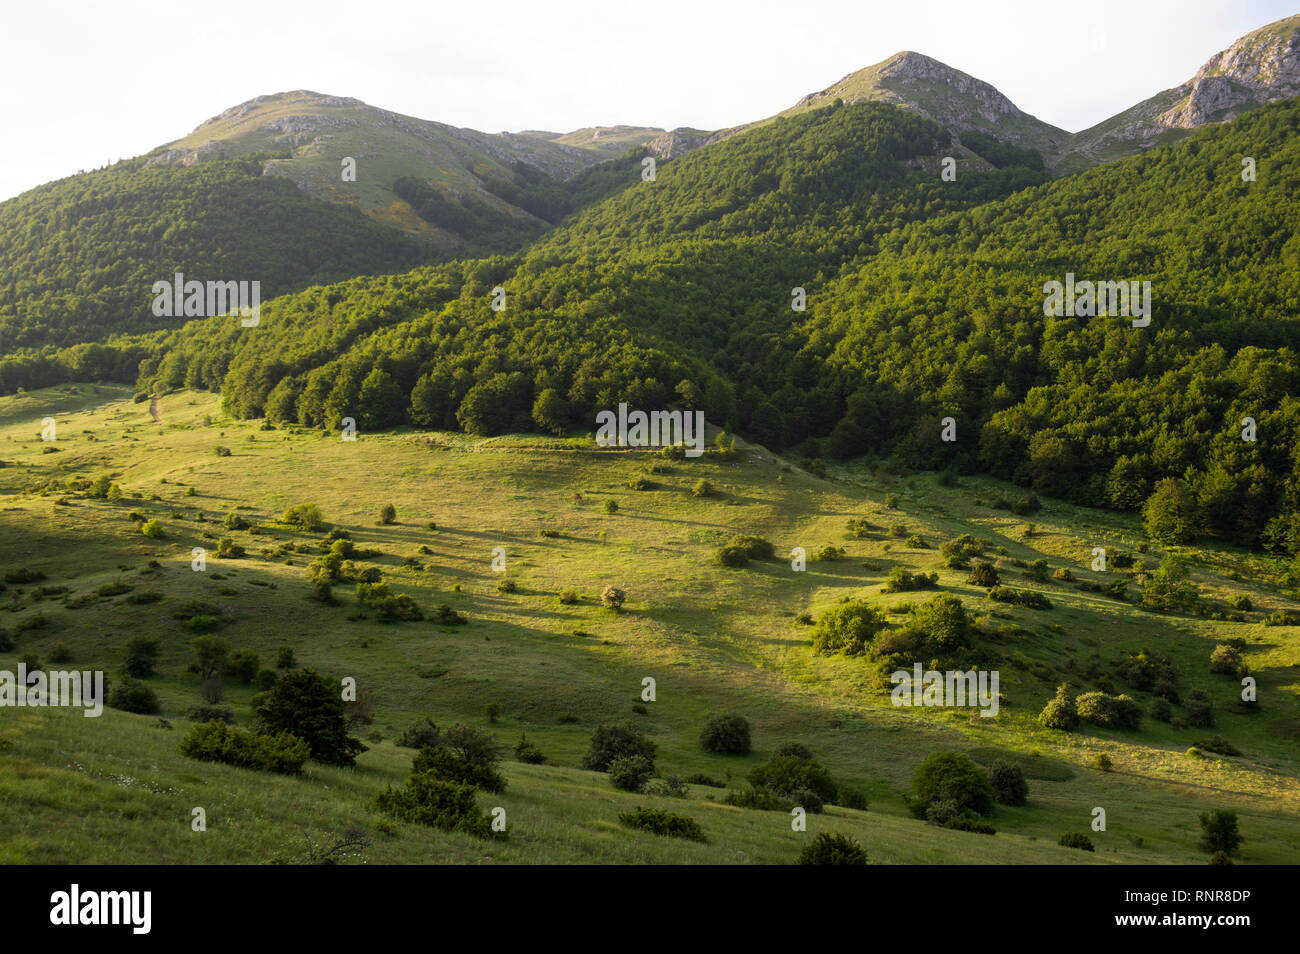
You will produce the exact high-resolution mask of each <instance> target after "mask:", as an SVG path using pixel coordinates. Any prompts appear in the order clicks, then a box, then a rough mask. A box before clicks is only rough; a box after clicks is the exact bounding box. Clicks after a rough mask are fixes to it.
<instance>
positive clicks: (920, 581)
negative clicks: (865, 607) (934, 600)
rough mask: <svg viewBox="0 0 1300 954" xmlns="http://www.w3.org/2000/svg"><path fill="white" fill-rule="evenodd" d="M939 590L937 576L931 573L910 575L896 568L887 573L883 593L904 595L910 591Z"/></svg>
mask: <svg viewBox="0 0 1300 954" xmlns="http://www.w3.org/2000/svg"><path fill="white" fill-rule="evenodd" d="M938 588H939V574H938V573H931V574H929V575H926V574H925V573H912V572H911V571H910V570H905V569H903V568H902V567H901V566H896V567H894V568H893V569H892V570H890V571H889V579H887V580H886V581H885V588H884V591H885V592H886V593H906V592H909V591H912V590H936V589H938Z"/></svg>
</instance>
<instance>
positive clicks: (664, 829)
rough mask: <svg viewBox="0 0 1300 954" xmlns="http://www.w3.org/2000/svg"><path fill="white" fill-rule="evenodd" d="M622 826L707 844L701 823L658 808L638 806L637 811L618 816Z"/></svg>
mask: <svg viewBox="0 0 1300 954" xmlns="http://www.w3.org/2000/svg"><path fill="white" fill-rule="evenodd" d="M618 822H619V824H620V825H626V826H627V827H628V828H635V829H637V830H639V831H648V832H650V833H652V834H655V835H666V836H668V837H670V838H687V839H689V840H691V841H701V842H707V841H708V839H707V838H706V837H705V836H704V831H703V829H701V828H700V823H699V822H697V821H696V820H695V819H693V818H687V817H686V816H685V815H675V814H673V813H671V812H665V811H660V810H659V809H657V808H641V807H640V806H637V809H636V811H632V812H623V813H622V814H620V815H619V816H618Z"/></svg>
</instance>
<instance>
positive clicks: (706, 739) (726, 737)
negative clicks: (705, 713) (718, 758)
mask: <svg viewBox="0 0 1300 954" xmlns="http://www.w3.org/2000/svg"><path fill="white" fill-rule="evenodd" d="M700 746H701V747H702V748H703V749H704V751H706V752H712V753H714V754H715V755H748V754H749V747H750V740H749V722H748V721H747V720H746V719H745V718H744V717H743V716H738V715H720V716H714V717H713V718H712V719H710V720H709V721H708V724H707V725H705V727H704V729H703V731H701V732H700Z"/></svg>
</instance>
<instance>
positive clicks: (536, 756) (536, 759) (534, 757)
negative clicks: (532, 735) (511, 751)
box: [515, 733, 546, 765]
mask: <svg viewBox="0 0 1300 954" xmlns="http://www.w3.org/2000/svg"><path fill="white" fill-rule="evenodd" d="M515 759H516V760H517V761H519V762H525V763H527V764H528V765H541V764H542V763H543V762H545V761H546V756H545V755H543V754H542V750H541V749H539V748H538V747H537V746H536V745H534V744H533V743H532V742H529V741H528V735H527V733H523V734H521V735H520V736H519V741H518V742H517V743H516V744H515Z"/></svg>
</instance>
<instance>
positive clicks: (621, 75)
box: [0, 0, 1296, 198]
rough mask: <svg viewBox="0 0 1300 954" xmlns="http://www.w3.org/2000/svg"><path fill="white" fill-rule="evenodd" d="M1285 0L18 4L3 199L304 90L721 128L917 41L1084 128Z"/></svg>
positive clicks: (87, 0)
mask: <svg viewBox="0 0 1300 954" xmlns="http://www.w3.org/2000/svg"><path fill="white" fill-rule="evenodd" d="M1295 12H1296V10H1295V8H1293V7H1290V6H1289V5H1288V4H1287V3H1286V2H1283V0H1222V2H1216V0H1149V2H1144V0H1126V2H1116V0H1086V2H1078V3H1055V2H1051V0H1010V2H980V0H966V2H950V0H891V2H884V3H881V2H875V0H797V2H793V0H785V2H770V0H749V2H743V3H742V2H733V0H689V2H682V0H643V2H638V0H550V2H547V0H458V2H455V3H448V2H446V0H406V2H402V0H309V2H308V0H301V2H293V3H290V2H282V0H216V2H206V3H201V4H200V3H193V2H191V0H97V2H96V0H79V2H78V0H31V2H28V0H7V2H6V4H5V8H4V12H3V14H0V18H2V19H0V22H3V25H4V26H3V32H2V34H0V89H3V90H4V91H5V93H6V95H5V98H4V113H5V115H4V119H3V128H4V129H6V130H7V131H8V136H7V141H6V142H5V143H4V144H3V150H2V151H0V171H2V172H3V181H2V182H0V198H8V197H10V196H13V195H16V194H18V193H20V192H22V191H24V190H26V189H29V188H31V187H33V186H35V185H38V184H40V183H42V182H47V181H49V180H51V179H58V178H62V177H63V176H66V175H70V174H72V173H74V172H77V171H78V170H81V169H91V168H96V167H98V166H101V165H103V164H104V163H105V162H107V161H114V160H117V159H119V158H127V157H130V156H136V155H139V154H141V153H143V152H147V151H149V150H150V149H152V148H153V147H155V146H159V145H162V144H163V143H166V142H170V141H172V140H174V139H178V138H180V137H181V136H183V135H185V134H186V133H188V132H189V131H190V130H192V129H193V128H194V127H195V126H197V125H198V124H199V123H201V122H203V121H204V120H205V119H208V118H210V117H212V116H215V115H216V114H217V113H220V112H221V111H223V110H225V109H227V108H228V107H230V106H234V105H236V104H237V103H241V102H243V101H245V100H247V99H251V98H253V97H254V96H259V95H262V94H266V93H277V92H284V91H286V90H294V89H311V90H316V91H317V92H322V93H330V94H334V95H338V96H353V97H356V98H358V99H361V100H364V101H365V102H367V103H370V104H371V105H374V106H379V107H382V108H385V109H391V110H394V111H396V112H399V113H405V114H407V115H411V116H417V117H420V118H422V119H432V120H436V121H438V122H444V123H450V124H452V125H456V126H469V127H471V128H474V129H480V130H483V131H485V132H500V131H501V130H506V129H508V130H512V131H517V130H521V129H550V130H556V131H561V132H566V131H569V130H572V129H577V128H580V127H583V126H595V125H615V124H619V123H625V124H629V125H646V126H661V127H664V128H673V127H675V126H694V127H697V128H702V129H718V128H723V127H726V126H734V125H737V124H739V123H742V122H748V121H750V120H755V119H760V118H762V117H765V116H770V115H771V114H773V113H775V112H778V111H780V110H782V109H784V108H785V107H787V106H790V105H793V103H794V102H795V101H796V100H798V99H799V98H800V97H801V96H803V95H805V94H806V93H810V92H813V91H816V90H820V89H824V88H825V87H827V86H829V85H831V84H832V83H834V82H835V81H836V80H838V79H840V77H842V76H844V75H845V74H847V73H851V72H853V71H855V70H858V69H861V68H862V67H864V66H869V65H871V64H873V63H877V62H879V61H880V60H883V59H885V58H886V57H888V56H890V55H891V54H893V53H896V52H898V51H899V50H904V49H910V50H916V51H917V52H920V53H925V54H927V55H929V56H932V57H934V58H936V59H939V60H942V61H943V62H945V63H947V64H948V65H949V66H952V67H955V68H957V69H960V70H963V71H965V72H967V73H970V74H972V75H973V76H976V77H978V78H980V79H982V80H985V81H986V82H989V83H991V84H993V85H994V86H995V87H997V88H998V89H1000V90H1001V91H1002V92H1003V93H1004V94H1006V95H1007V96H1008V97H1010V99H1011V100H1012V101H1013V102H1014V103H1015V104H1016V105H1017V106H1019V107H1020V108H1021V109H1023V110H1025V111H1026V112H1028V113H1032V114H1033V115H1035V116H1037V117H1038V118H1039V119H1042V120H1044V121H1046V122H1049V123H1052V124H1054V125H1056V126H1060V127H1063V128H1065V129H1067V130H1070V131H1071V132H1074V131H1077V130H1079V129H1083V128H1086V127H1087V126H1090V125H1092V124H1094V123H1096V122H1099V121H1101V120H1102V119H1105V118H1106V117H1108V116H1111V115H1113V114H1114V113H1116V112H1119V111H1120V110H1121V109H1124V108H1126V107H1128V106H1131V105H1132V104H1134V103H1136V102H1138V101H1140V100H1142V99H1145V98H1147V97H1148V96H1150V95H1152V94H1154V93H1156V92H1158V91H1160V90H1163V89H1168V88H1169V87H1172V86H1177V85H1178V84H1179V83H1182V82H1183V81H1185V80H1187V79H1190V78H1191V76H1192V75H1193V74H1194V73H1195V72H1196V70H1197V69H1198V68H1199V67H1200V65H1201V64H1202V63H1203V62H1205V60H1206V59H1208V58H1209V57H1210V56H1211V55H1213V54H1214V53H1216V52H1218V51H1219V50H1222V49H1224V48H1226V47H1227V46H1228V45H1229V44H1231V43H1232V41H1233V40H1235V39H1237V38H1238V37H1239V36H1241V35H1243V34H1245V33H1249V32H1250V31H1251V30H1254V29H1256V28H1258V27H1261V26H1263V25H1265V24H1267V23H1271V22H1273V21H1275V20H1280V19H1282V18H1283V17H1286V16H1290V15H1291V14H1293V13H1295Z"/></svg>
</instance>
